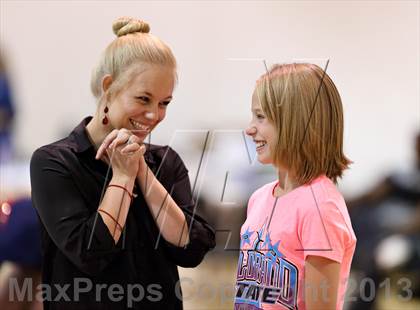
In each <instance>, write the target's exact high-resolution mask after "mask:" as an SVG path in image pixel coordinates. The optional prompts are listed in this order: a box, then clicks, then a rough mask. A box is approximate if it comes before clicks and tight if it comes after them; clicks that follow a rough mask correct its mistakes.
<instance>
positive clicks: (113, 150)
mask: <svg viewBox="0 0 420 310" xmlns="http://www.w3.org/2000/svg"><path fill="white" fill-rule="evenodd" d="M145 151H146V147H145V145H144V144H143V141H142V140H141V139H140V138H139V137H137V136H136V135H133V134H132V133H131V132H130V131H129V130H127V129H125V128H122V129H114V130H113V131H111V132H110V133H109V134H108V135H107V136H106V138H105V139H104V141H103V142H102V144H101V145H100V147H99V149H98V151H97V153H96V157H95V158H96V159H101V158H105V159H107V160H108V161H109V162H110V164H111V165H112V172H113V174H114V175H119V176H127V177H130V178H131V177H136V176H137V173H138V171H139V166H140V164H141V163H142V162H143V163H144V157H143V155H144V153H145Z"/></svg>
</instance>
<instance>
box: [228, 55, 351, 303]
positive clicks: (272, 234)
mask: <svg viewBox="0 0 420 310" xmlns="http://www.w3.org/2000/svg"><path fill="white" fill-rule="evenodd" d="M252 115H253V117H252V121H251V123H250V125H249V127H248V128H247V129H246V133H247V134H248V135H249V136H251V137H252V139H253V140H254V142H255V143H256V146H257V154H258V160H259V161H260V162H261V163H263V164H272V165H273V166H274V167H275V168H276V169H277V171H278V180H277V181H275V182H272V183H269V184H266V185H264V186H263V187H261V188H259V189H258V190H257V191H255V193H254V194H253V195H252V196H251V198H250V199H249V203H248V210H247V219H246V221H245V223H244V224H243V226H242V229H241V248H240V256H239V262H238V272H237V282H236V296H235V309H255V310H257V309H299V310H301V309H309V310H312V309H323V310H324V309H342V307H343V302H344V293H345V290H346V283H347V278H348V276H349V272H350V265H351V261H352V257H353V253H354V250H355V246H356V237H355V235H354V232H353V229H352V227H351V222H350V218H349V215H348V212H347V208H346V205H345V202H344V199H343V197H342V195H341V194H340V193H339V191H338V190H337V188H336V186H335V183H336V182H337V179H338V178H339V177H341V176H342V174H343V171H344V170H345V169H346V168H347V167H348V165H349V164H350V161H349V160H348V159H347V158H346V157H345V156H344V154H343V111H342V104H341V99H340V96H339V94H338V91H337V89H336V87H335V85H334V83H333V82H332V80H331V79H330V77H329V76H328V75H327V74H326V73H325V72H324V71H323V70H322V69H321V68H319V67H318V66H316V65H313V64H303V63H302V64H283V65H275V66H274V67H273V68H272V69H271V70H270V71H269V72H267V73H266V74H264V75H263V76H262V77H261V78H260V79H259V80H258V81H257V84H256V88H255V91H254V94H253V96H252Z"/></svg>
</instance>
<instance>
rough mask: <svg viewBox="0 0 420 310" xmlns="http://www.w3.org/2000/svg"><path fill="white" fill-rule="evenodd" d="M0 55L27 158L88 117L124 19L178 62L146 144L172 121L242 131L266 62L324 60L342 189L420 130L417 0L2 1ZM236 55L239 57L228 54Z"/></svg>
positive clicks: (396, 162) (397, 163)
mask: <svg viewBox="0 0 420 310" xmlns="http://www.w3.org/2000/svg"><path fill="white" fill-rule="evenodd" d="M0 14H1V15H0V28H1V29H0V35H1V38H0V41H1V44H2V45H1V51H2V53H3V52H5V54H6V56H7V58H8V60H9V61H8V65H9V69H10V73H11V76H12V82H13V88H14V94H15V98H16V101H17V104H18V109H19V116H18V119H17V126H16V129H17V131H16V141H17V147H18V149H19V151H20V152H21V153H23V154H25V155H26V156H27V157H29V156H30V154H31V152H32V151H33V150H34V149H35V148H36V147H38V146H40V145H42V144H47V143H49V142H51V141H53V140H54V139H57V138H58V137H61V136H62V135H63V132H65V131H67V130H69V129H71V128H73V127H74V126H75V125H76V124H78V122H79V121H80V120H81V119H82V117H83V116H85V115H88V114H92V113H93V111H94V109H95V103H94V101H93V99H92V96H91V95H90V92H89V79H90V72H91V69H92V67H93V65H94V64H95V63H96V61H97V59H98V55H99V54H100V52H101V51H102V50H103V48H104V47H105V46H106V45H107V44H108V43H109V42H110V40H112V39H113V34H112V30H111V25H112V21H113V20H114V19H115V18H116V17H118V16H122V15H129V16H136V17H140V18H142V19H144V20H146V21H147V22H149V23H150V25H151V29H152V31H151V32H152V33H153V34H156V35H157V36H159V37H160V38H162V39H163V40H164V41H166V42H167V43H168V44H169V45H170V46H171V47H172V48H173V51H174V53H175V55H176V57H177V59H178V62H179V77H180V82H179V85H178V88H177V90H176V93H175V100H174V102H173V103H172V104H171V106H170V108H169V115H168V116H167V119H166V120H165V122H164V123H162V124H161V125H160V127H159V128H158V129H156V133H154V136H153V141H155V142H158V143H169V141H170V137H171V135H172V133H173V132H174V131H175V130H176V129H198V128H200V129H204V128H212V129H239V128H243V127H245V126H246V123H247V121H248V120H249V118H250V112H249V109H250V107H249V106H250V94H251V92H252V87H253V83H254V81H255V80H256V78H257V77H258V75H259V74H261V73H263V71H264V67H263V64H262V61H261V60H247V61H241V60H238V58H257V59H258V58H259V59H266V60H267V62H268V63H273V62H284V61H292V60H293V59H297V58H298V59H302V58H306V59H308V60H309V61H312V62H315V63H318V64H320V65H322V66H323V65H325V61H326V59H330V65H329V67H328V72H329V74H330V76H331V77H332V78H333V80H334V81H335V82H336V84H337V87H338V89H339V91H340V93H341V95H342V99H343V103H344V108H345V119H346V131H345V139H346V145H345V148H346V152H347V153H348V156H349V157H350V158H351V159H352V160H354V162H355V164H354V165H353V167H352V170H351V171H349V172H348V173H347V174H346V177H345V178H344V180H343V183H342V185H343V187H344V188H345V190H346V191H347V192H348V193H350V194H351V193H356V192H359V191H360V190H362V189H363V188H364V187H366V186H370V184H372V182H373V181H374V180H376V179H377V178H378V177H379V176H381V175H383V174H384V173H385V172H386V171H389V170H390V169H393V168H395V167H406V166H408V164H409V161H410V160H412V158H413V156H412V152H411V150H412V142H413V136H414V133H415V132H416V130H418V129H419V128H420V126H419V124H420V100H419V99H420V98H419V70H420V66H419V65H420V63H419V37H420V33H419V21H420V18H419V2H418V1H395V2H394V1H372V2H368V1H366V2H363V1H355V2H353V1H319V2H318V1H307V2H305V1H295V2H287V1H271V2H260V1H258V2H256V1H255V2H254V1H243V2H240V1H239V2H236V1H235V2H229V1H215V2H204V1H197V2H193V1H166V2H164V1H160V2H146V1H118V2H117V1H85V2H82V1H55V2H53V1H36V0H31V1H1V2H0ZM235 59H236V60H235Z"/></svg>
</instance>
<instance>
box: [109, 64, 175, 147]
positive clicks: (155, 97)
mask: <svg viewBox="0 0 420 310" xmlns="http://www.w3.org/2000/svg"><path fill="white" fill-rule="evenodd" d="M174 86H175V71H174V68H172V67H166V66H161V65H142V70H140V71H139V72H138V73H136V74H134V75H133V77H132V79H131V80H130V82H129V85H128V86H127V87H125V88H123V89H122V90H121V91H120V92H119V93H118V94H117V95H116V97H115V98H113V100H112V101H111V103H110V104H109V106H108V108H109V112H108V117H109V122H110V125H111V126H112V127H113V128H117V129H120V128H126V129H129V130H131V131H132V132H133V134H135V135H136V136H138V137H139V138H141V139H142V140H143V139H144V138H145V137H146V136H147V135H148V134H149V133H150V132H151V131H152V130H153V129H154V128H155V127H156V126H157V125H158V124H159V123H160V122H161V121H162V120H163V119H164V118H165V116H166V109H167V107H168V104H169V103H170V101H171V100H172V92H173V90H174Z"/></svg>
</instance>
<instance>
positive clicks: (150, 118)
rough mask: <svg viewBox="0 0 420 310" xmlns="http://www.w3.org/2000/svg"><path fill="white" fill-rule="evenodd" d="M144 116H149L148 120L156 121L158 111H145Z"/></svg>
mask: <svg viewBox="0 0 420 310" xmlns="http://www.w3.org/2000/svg"><path fill="white" fill-rule="evenodd" d="M144 117H145V118H147V119H148V120H151V121H154V120H155V119H156V118H157V113H156V112H146V113H144Z"/></svg>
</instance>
